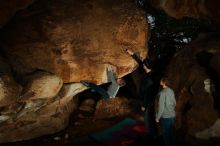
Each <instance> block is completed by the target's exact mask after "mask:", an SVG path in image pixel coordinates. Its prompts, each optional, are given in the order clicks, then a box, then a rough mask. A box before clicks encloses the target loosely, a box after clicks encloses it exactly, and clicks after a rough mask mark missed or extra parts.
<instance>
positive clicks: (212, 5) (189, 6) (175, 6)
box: [151, 0, 220, 22]
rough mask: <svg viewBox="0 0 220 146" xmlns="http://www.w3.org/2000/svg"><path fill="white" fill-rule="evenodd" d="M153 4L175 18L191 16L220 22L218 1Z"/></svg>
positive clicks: (169, 0)
mask: <svg viewBox="0 0 220 146" xmlns="http://www.w3.org/2000/svg"><path fill="white" fill-rule="evenodd" d="M151 3H152V4H153V5H154V6H156V7H159V8H161V9H163V10H164V11H165V12H166V13H167V14H169V15H170V16H172V17H175V18H182V17H186V16H189V17H195V18H211V19H213V20H216V21H218V22H219V21H220V12H219V11H218V10H219V8H220V1H218V0H212V1H210V0H178V1H177V0H151Z"/></svg>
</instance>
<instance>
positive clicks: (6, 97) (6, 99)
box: [0, 57, 22, 107]
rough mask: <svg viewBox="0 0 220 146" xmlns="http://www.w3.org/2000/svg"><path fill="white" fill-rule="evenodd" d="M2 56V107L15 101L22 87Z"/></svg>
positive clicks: (0, 92)
mask: <svg viewBox="0 0 220 146" xmlns="http://www.w3.org/2000/svg"><path fill="white" fill-rule="evenodd" d="M5 61H6V60H5V59H3V58H1V57H0V107H4V106H7V105H10V104H12V103H13V102H15V101H16V100H17V99H18V97H19V96H20V94H21V90H22V87H21V86H20V85H19V84H18V83H16V82H15V80H14V79H13V77H12V74H11V70H10V67H9V65H8V64H7V63H5Z"/></svg>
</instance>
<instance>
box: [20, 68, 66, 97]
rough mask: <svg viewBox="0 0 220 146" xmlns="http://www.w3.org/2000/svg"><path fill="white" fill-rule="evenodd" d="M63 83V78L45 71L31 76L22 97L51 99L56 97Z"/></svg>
mask: <svg viewBox="0 0 220 146" xmlns="http://www.w3.org/2000/svg"><path fill="white" fill-rule="evenodd" d="M62 85H63V81H62V79H61V78H59V77H57V76H55V75H51V74H49V73H45V72H38V73H35V74H34V75H32V76H31V78H30V79H29V81H28V84H27V86H26V87H25V89H24V90H25V91H24V92H25V93H24V94H23V95H22V97H21V99H22V100H25V99H28V100H29V99H50V98H53V97H55V96H56V95H57V94H58V92H59V91H60V89H61V87H62Z"/></svg>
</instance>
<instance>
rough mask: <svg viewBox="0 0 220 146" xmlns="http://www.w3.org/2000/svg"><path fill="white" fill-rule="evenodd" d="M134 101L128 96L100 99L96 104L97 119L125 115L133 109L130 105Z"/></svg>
mask: <svg viewBox="0 0 220 146" xmlns="http://www.w3.org/2000/svg"><path fill="white" fill-rule="evenodd" d="M131 102H132V101H129V100H128V99H126V98H111V99H109V100H108V101H105V100H100V101H99V102H98V103H97V106H96V112H95V116H94V117H95V119H107V118H112V117H115V116H124V115H126V114H129V113H130V112H131V111H132V108H131V107H130V106H129V104H131Z"/></svg>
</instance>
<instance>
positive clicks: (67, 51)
mask: <svg viewBox="0 0 220 146" xmlns="http://www.w3.org/2000/svg"><path fill="white" fill-rule="evenodd" d="M19 2H21V3H23V2H24V5H22V6H21V5H19V7H21V8H23V7H24V6H27V5H26V4H28V3H29V2H32V1H23V0H22V1H19ZM19 2H18V4H21V3H19ZM26 2H27V3H26ZM13 4H15V3H13ZM15 6H17V4H16V5H15ZM12 11H13V12H10V14H8V15H4V14H3V13H2V14H3V15H4V16H5V18H9V17H10V16H12V15H13V13H14V12H15V9H12ZM0 19H2V18H0ZM2 20H3V19H2ZM6 21H7V19H5V20H3V21H2V22H0V24H4V23H5V22H6ZM146 28H147V23H146V19H145V15H144V13H143V12H142V11H141V10H138V8H136V6H135V5H134V4H133V3H132V2H131V1H130V0H119V1H112V0H105V1H104V0H90V1H89V0H87V1H86V0H82V1H77V0H65V1H60V0H48V1H45V0H38V1H37V2H36V3H34V4H32V5H31V6H30V7H28V8H27V9H25V10H22V11H20V12H19V13H17V14H16V15H15V17H14V18H13V20H11V21H10V23H9V24H7V26H5V27H4V30H3V31H1V32H3V34H1V36H3V37H1V39H0V46H1V49H2V48H3V50H4V51H3V52H4V53H5V54H4V56H6V58H7V59H8V62H9V64H10V67H11V68H10V67H9V66H7V65H5V64H4V61H3V62H2V61H1V59H0V71H1V72H0V86H1V89H0V106H2V107H1V108H0V123H1V125H0V143H5V142H12V141H20V140H26V139H31V138H35V137H39V136H42V135H46V134H52V133H55V132H58V131H60V130H62V129H63V128H64V127H66V125H67V124H68V120H69V115H70V113H72V112H73V110H74V109H76V108H77V107H78V100H77V99H76V98H77V97H76V98H74V95H76V94H78V93H80V92H82V91H84V90H85V89H86V88H87V87H85V86H83V85H82V84H80V83H77V82H79V81H80V80H88V81H91V82H93V83H97V84H101V83H106V82H107V76H106V68H107V67H109V65H111V66H114V67H115V68H116V71H115V73H116V75H117V77H118V78H121V77H122V76H124V75H126V74H128V73H130V72H132V71H133V70H134V69H135V68H136V66H137V63H136V62H135V61H134V60H133V59H132V57H130V56H129V55H127V54H126V53H125V52H124V50H123V49H125V48H130V49H132V50H134V51H135V52H136V53H138V54H139V55H140V57H142V59H144V58H145V57H146V55H147V43H146V42H147V39H148V37H147V31H146ZM11 70H13V75H16V76H15V77H16V81H18V82H19V83H20V84H21V85H22V87H21V85H19V84H18V83H17V82H16V81H15V77H13V75H12V73H11ZM73 82H74V83H73ZM21 89H23V91H21ZM9 97H10V98H9ZM100 108H101V106H100Z"/></svg>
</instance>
